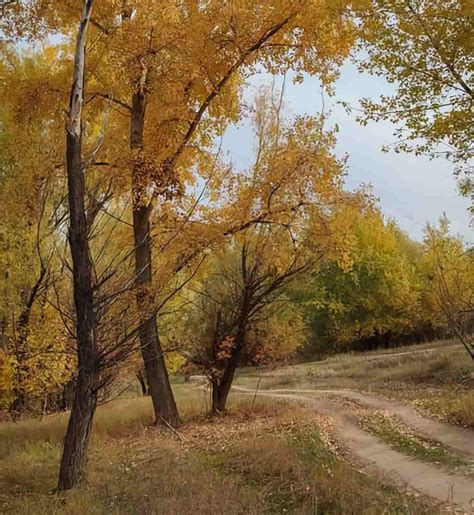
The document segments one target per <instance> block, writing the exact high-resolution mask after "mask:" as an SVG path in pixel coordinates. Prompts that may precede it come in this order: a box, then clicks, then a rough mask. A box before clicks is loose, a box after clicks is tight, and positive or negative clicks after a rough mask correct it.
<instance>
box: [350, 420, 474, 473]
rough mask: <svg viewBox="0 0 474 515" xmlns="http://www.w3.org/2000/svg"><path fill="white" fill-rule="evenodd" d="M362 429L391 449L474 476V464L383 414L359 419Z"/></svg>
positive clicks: (473, 461) (472, 461) (470, 460)
mask: <svg viewBox="0 0 474 515" xmlns="http://www.w3.org/2000/svg"><path fill="white" fill-rule="evenodd" d="M359 422H360V425H361V427H362V428H363V429H364V430H366V431H369V432H370V433H372V434H374V435H376V436H378V437H380V438H381V439H382V440H384V441H385V442H386V443H388V444H389V445H390V446H391V447H393V448H395V449H396V450H399V451H401V452H403V453H404V454H407V455H409V456H413V457H415V458H418V459H420V460H423V461H427V462H430V463H435V464H437V465H444V466H445V467H447V468H449V469H451V470H453V471H455V472H459V473H463V474H465V475H470V476H472V475H474V460H472V459H469V458H467V457H465V456H461V455H459V454H456V453H455V452H451V451H450V450H448V449H446V448H444V447H443V446H442V445H441V444H440V443H439V442H436V441H432V440H428V439H426V438H422V437H420V436H419V435H416V434H414V433H413V431H411V430H410V428H408V427H407V426H406V425H404V424H402V423H400V422H398V421H397V420H396V419H394V418H392V417H388V416H387V415H385V414H383V413H380V412H372V413H368V414H365V415H363V416H361V417H360V418H359Z"/></svg>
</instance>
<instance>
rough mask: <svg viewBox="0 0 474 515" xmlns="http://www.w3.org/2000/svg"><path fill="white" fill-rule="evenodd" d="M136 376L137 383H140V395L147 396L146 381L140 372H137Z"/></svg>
mask: <svg viewBox="0 0 474 515" xmlns="http://www.w3.org/2000/svg"><path fill="white" fill-rule="evenodd" d="M136 376H137V379H138V382H139V383H140V388H141V389H142V394H143V395H148V386H147V384H146V379H145V377H144V376H143V374H142V371H141V370H138V371H137V373H136Z"/></svg>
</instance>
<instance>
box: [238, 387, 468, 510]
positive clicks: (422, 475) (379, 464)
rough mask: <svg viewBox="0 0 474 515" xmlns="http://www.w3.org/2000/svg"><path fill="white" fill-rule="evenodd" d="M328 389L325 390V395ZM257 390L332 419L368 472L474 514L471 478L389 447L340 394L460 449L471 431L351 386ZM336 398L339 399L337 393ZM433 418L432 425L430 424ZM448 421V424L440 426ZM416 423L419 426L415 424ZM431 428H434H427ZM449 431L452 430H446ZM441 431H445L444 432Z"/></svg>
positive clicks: (339, 433) (241, 391)
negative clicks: (343, 402)
mask: <svg viewBox="0 0 474 515" xmlns="http://www.w3.org/2000/svg"><path fill="white" fill-rule="evenodd" d="M234 390H235V392H236V393H244V394H254V391H252V390H247V389H244V388H235V389H234ZM328 394H330V395H328ZM259 395H264V396H271V397H280V398H282V397H283V398H286V399H290V400H297V401H303V402H304V403H306V404H307V405H309V406H310V407H312V408H314V409H315V410H317V411H318V412H320V413H322V414H324V415H327V416H328V417H329V418H330V419H332V421H333V424H334V428H335V431H336V433H337V436H338V437H339V439H340V440H341V443H342V444H343V445H344V447H346V448H347V449H348V450H349V451H350V453H351V454H353V455H354V456H356V457H357V458H359V459H360V460H362V462H363V463H364V466H365V468H367V469H368V470H369V471H370V470H372V471H375V470H376V471H378V472H381V473H382V474H383V475H385V476H388V477H389V478H390V481H391V482H392V483H393V482H394V483H396V484H398V486H404V487H405V486H408V487H411V488H414V489H416V490H419V491H420V492H423V493H425V494H426V495H429V496H430V497H432V498H434V499H437V500H439V501H440V502H454V503H455V504H456V505H458V506H459V507H461V508H462V509H464V510H465V511H466V513H474V480H471V479H469V478H466V477H462V476H458V475H455V474H451V473H449V472H447V471H445V470H442V469H440V468H438V467H436V466H434V465H430V464H428V463H425V462H422V461H419V460H417V459H415V458H413V457H410V456H407V455H405V454H403V453H401V452H399V451H396V450H394V449H392V448H391V447H390V446H389V445H387V444H386V443H384V442H383V441H382V440H381V439H379V438H378V437H376V436H374V435H372V434H370V433H367V432H366V431H364V430H362V429H361V428H360V427H359V426H358V423H357V419H356V417H355V415H353V414H351V413H350V411H349V412H348V411H345V410H344V409H342V405H341V400H340V398H341V397H342V398H346V399H350V400H353V401H356V402H359V403H361V404H365V405H367V406H371V407H376V408H378V409H384V410H387V411H388V412H390V411H391V410H390V409H387V408H388V407H392V408H393V410H392V412H393V414H394V415H396V416H399V417H400V418H401V419H402V418H403V421H404V422H405V423H407V424H408V425H410V426H411V427H413V428H414V429H415V430H416V431H419V432H420V434H423V435H426V436H429V437H430V438H432V439H436V440H439V441H440V442H442V443H444V442H446V445H449V446H450V447H453V448H455V449H457V450H460V451H462V452H467V453H469V454H471V453H472V452H473V444H474V436H473V433H472V432H471V431H468V430H462V429H460V428H459V430H460V432H458V431H456V430H457V429H458V428H456V427H452V426H450V425H449V424H442V423H438V422H435V421H432V420H429V419H426V418H424V417H421V416H419V415H418V414H417V413H416V412H415V411H414V410H413V412H412V411H410V410H411V408H410V409H407V410H405V409H401V408H407V407H406V406H403V405H397V404H395V405H391V404H389V402H388V401H385V400H382V399H377V398H376V397H371V396H369V395H365V394H359V393H358V392H352V391H345V390H343V391H334V390H264V391H260V392H259ZM337 397H339V399H338V398H337ZM431 423H433V425H431ZM445 426H447V427H445ZM418 428H420V429H418ZM432 430H433V431H434V432H436V436H435V434H433V433H432ZM451 430H453V431H451ZM444 431H446V433H444Z"/></svg>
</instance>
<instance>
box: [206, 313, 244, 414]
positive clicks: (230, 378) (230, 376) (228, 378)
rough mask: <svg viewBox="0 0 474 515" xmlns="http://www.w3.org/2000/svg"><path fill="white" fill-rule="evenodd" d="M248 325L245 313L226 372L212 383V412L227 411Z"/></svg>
mask: <svg viewBox="0 0 474 515" xmlns="http://www.w3.org/2000/svg"><path fill="white" fill-rule="evenodd" d="M246 325H247V315H246V314H243V315H242V317H241V322H240V324H239V328H238V330H237V335H236V337H235V346H234V347H233V349H232V354H231V356H230V358H229V360H228V361H227V364H226V367H225V370H224V373H223V374H222V377H221V378H220V380H218V381H216V382H213V383H212V407H211V411H212V413H214V414H216V413H219V412H221V411H225V407H226V404H227V397H228V396H229V393H230V389H231V388H232V383H233V382H234V377H235V371H236V370H237V366H238V364H239V361H240V355H241V354H242V349H243V347H244V344H245V331H246Z"/></svg>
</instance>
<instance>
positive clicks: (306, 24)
mask: <svg viewBox="0 0 474 515" xmlns="http://www.w3.org/2000/svg"><path fill="white" fill-rule="evenodd" d="M127 9H128V10H127V15H126V16H123V15H122V24H121V25H120V28H119V29H116V30H115V29H113V28H110V22H109V21H107V20H108V18H107V17H105V18H104V19H101V20H96V23H95V25H96V27H99V29H100V28H101V29H100V30H102V31H103V33H104V34H105V35H106V36H108V37H105V38H103V41H104V42H105V43H104V44H105V45H107V48H108V52H109V54H110V55H111V56H112V57H111V62H112V63H114V68H115V69H112V70H110V74H109V75H107V72H109V68H107V67H105V68H103V71H98V72H97V73H96V76H97V80H96V81H95V86H94V88H96V99H99V100H100V99H102V100H103V99H104V98H113V99H114V102H115V103H116V104H117V106H118V108H119V109H120V108H121V109H122V110H124V111H125V112H128V113H129V116H130V120H131V122H130V148H131V163H132V165H131V169H132V173H131V188H132V196H133V206H134V207H133V228H134V240H135V273H136V285H137V307H138V311H139V313H141V314H142V317H143V320H142V326H141V329H140V342H141V349H142V355H143V359H144V362H145V370H146V372H147V379H148V384H149V391H150V395H151V396H152V399H153V404H154V408H155V416H156V421H157V422H160V421H165V422H166V423H168V424H172V425H177V424H179V415H178V413H177V410H176V405H175V402H174V399H173V395H172V391H171V387H170V384H169V380H168V374H167V371H166V368H165V363H164V360H163V350H162V348H161V343H160V340H159V334H158V329H157V320H156V313H154V312H153V310H154V307H153V305H154V301H153V283H152V277H153V273H154V272H153V269H152V263H153V260H152V254H153V248H152V247H153V242H152V238H151V231H152V229H153V220H152V216H153V210H154V204H155V201H156V200H157V199H163V198H165V199H166V198H171V199H173V198H175V197H176V196H177V195H179V194H180V192H182V191H183V187H184V184H185V183H186V180H187V178H189V176H190V174H189V170H190V168H191V166H192V165H193V163H196V156H197V155H198V154H199V152H203V151H206V150H208V149H209V146H210V144H211V143H212V137H213V136H214V135H216V134H220V133H222V131H223V130H224V128H225V126H226V125H227V124H228V123H229V122H230V121H235V120H237V119H238V118H239V117H240V116H241V114H242V109H241V106H240V105H239V101H240V96H241V92H242V85H243V81H244V78H245V76H246V75H247V74H249V73H251V72H252V71H253V70H254V68H255V66H256V65H257V63H261V64H262V65H264V66H266V67H267V68H268V69H269V70H271V71H274V72H277V71H283V70H286V69H288V68H292V69H294V70H295V71H297V72H299V73H302V72H304V71H306V72H311V73H318V74H319V75H320V76H321V77H322V79H323V80H324V81H328V82H329V81H330V80H331V79H332V78H334V75H335V66H334V65H336V64H338V63H339V62H340V61H341V59H342V58H343V57H344V55H346V53H347V51H348V48H349V45H350V42H351V35H352V31H351V23H350V21H349V20H348V19H347V17H346V16H345V13H344V2H342V3H341V4H340V5H338V6H337V8H335V9H333V8H331V7H330V6H329V5H328V4H326V2H324V1H321V2H309V1H306V0H292V1H291V2H281V1H274V2H271V3H270V4H268V3H267V2H249V1H246V0H242V1H239V2H221V1H218V2H217V1H216V2H208V3H207V4H206V5H205V6H200V7H198V6H197V5H196V3H195V2H193V1H186V2H178V3H176V4H174V3H171V4H168V5H166V6H164V5H163V3H162V2H157V1H155V0H149V1H148V2H146V3H143V2H128V3H127ZM165 17H166V18H167V19H169V23H168V24H167V25H166V26H163V23H162V20H163V19H164V18H165ZM329 28H330V29H329ZM336 41H337V43H336ZM123 48H127V52H123ZM117 63H120V64H119V66H117ZM124 77H125V78H126V81H124V80H123V79H124ZM124 86H125V87H126V88H128V90H127V89H124ZM104 88H105V89H104ZM91 94H92V97H94V93H91ZM127 98H131V101H130V102H128V101H127V100H126V99H127ZM123 99H125V101H124V100H123Z"/></svg>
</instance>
